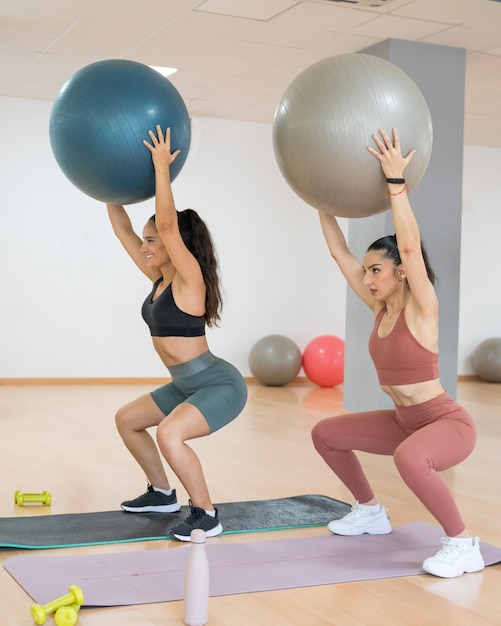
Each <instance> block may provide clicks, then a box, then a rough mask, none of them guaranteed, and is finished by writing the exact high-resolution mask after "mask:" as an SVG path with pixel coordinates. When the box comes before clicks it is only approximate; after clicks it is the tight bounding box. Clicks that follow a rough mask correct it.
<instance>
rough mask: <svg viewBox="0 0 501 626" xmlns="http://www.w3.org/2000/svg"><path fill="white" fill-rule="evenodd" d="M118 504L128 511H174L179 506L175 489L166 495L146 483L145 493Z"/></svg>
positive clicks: (177, 509)
mask: <svg viewBox="0 0 501 626" xmlns="http://www.w3.org/2000/svg"><path fill="white" fill-rule="evenodd" d="M120 506H121V507H122V509H123V510H124V511H128V512H129V513H175V512H176V511H179V509H180V508H181V505H180V504H178V501H177V498H176V490H175V489H173V490H172V493H171V495H170V496H166V495H165V494H164V493H162V492H161V491H155V490H154V489H153V487H152V486H151V485H148V489H147V491H146V493H143V494H142V495H140V496H139V497H138V498H135V499H134V500H127V501H126V502H122V504H121V505H120Z"/></svg>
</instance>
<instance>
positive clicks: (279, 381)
mask: <svg viewBox="0 0 501 626" xmlns="http://www.w3.org/2000/svg"><path fill="white" fill-rule="evenodd" d="M301 364H302V356H301V350H300V349H299V348H298V346H297V345H296V344H295V343H294V341H292V339H289V338H288V337H285V336H284V335H267V336H266V337H263V338H262V339H260V340H259V341H257V342H256V343H255V344H254V346H253V347H252V349H251V351H250V353H249V367H250V370H251V372H252V375H253V376H254V377H255V378H256V379H257V380H258V381H259V382H260V383H262V384H263V385H268V386H270V387H281V386H283V385H286V384H287V383H290V382H291V381H292V380H293V379H294V378H295V377H296V376H297V375H298V373H299V370H300V369H301Z"/></svg>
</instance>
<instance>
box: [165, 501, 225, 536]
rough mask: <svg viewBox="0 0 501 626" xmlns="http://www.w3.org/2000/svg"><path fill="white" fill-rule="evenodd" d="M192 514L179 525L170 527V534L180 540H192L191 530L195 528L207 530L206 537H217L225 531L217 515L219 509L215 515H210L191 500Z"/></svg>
mask: <svg viewBox="0 0 501 626" xmlns="http://www.w3.org/2000/svg"><path fill="white" fill-rule="evenodd" d="M190 509H191V513H190V515H189V516H188V517H187V518H186V519H185V520H184V522H182V523H181V524H178V525H177V526H174V528H171V529H170V531H169V532H170V534H171V535H174V537H175V538H176V539H179V540H180V541H190V539H191V537H190V535H191V531H192V530H195V528H200V529H202V530H203V531H205V536H206V537H215V536H216V535H220V534H221V533H222V532H223V527H222V525H221V524H220V522H219V519H218V517H217V509H216V515H215V517H212V516H211V515H208V514H207V513H206V512H205V511H204V509H201V508H200V507H198V506H193V504H192V502H191V500H190Z"/></svg>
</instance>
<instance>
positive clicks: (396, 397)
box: [381, 378, 445, 406]
mask: <svg viewBox="0 0 501 626" xmlns="http://www.w3.org/2000/svg"><path fill="white" fill-rule="evenodd" d="M381 389H382V390H383V391H384V392H385V393H386V394H388V395H389V396H390V398H391V399H392V400H393V402H394V403H395V404H397V405H399V406H414V405H415V404H421V403H422V402H427V401H428V400H432V399H433V398H436V397H437V396H439V395H440V394H442V393H444V391H445V390H444V388H443V387H442V385H441V383H440V379H438V378H436V379H435V380H427V381H425V382H423V383H415V384H413V385H381Z"/></svg>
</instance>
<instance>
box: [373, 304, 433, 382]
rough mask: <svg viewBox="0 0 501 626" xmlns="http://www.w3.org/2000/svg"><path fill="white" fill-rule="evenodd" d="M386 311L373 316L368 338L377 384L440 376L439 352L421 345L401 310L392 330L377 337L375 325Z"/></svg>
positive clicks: (423, 379) (376, 325)
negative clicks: (373, 319)
mask: <svg viewBox="0 0 501 626" xmlns="http://www.w3.org/2000/svg"><path fill="white" fill-rule="evenodd" d="M385 312H386V308H383V309H381V311H379V313H378V314H377V316H376V320H375V322H374V328H373V329H372V333H371V336H370V338H369V353H370V355H371V357H372V360H373V362H374V365H375V367H376V371H377V376H378V380H379V384H380V385H412V384H415V383H422V382H425V381H427V380H435V379H436V378H438V377H439V368H438V354H436V353H435V352H431V350H427V349H426V348H424V347H423V346H422V345H421V344H420V343H419V342H418V341H417V339H416V338H415V337H414V335H413V334H412V333H411V331H410V330H409V328H408V326H407V322H406V321H405V316H404V312H403V310H402V311H401V313H400V315H399V316H398V319H397V322H396V324H395V326H394V327H393V329H392V331H391V332H390V334H389V335H387V336H386V337H382V338H381V337H378V334H377V333H378V327H379V324H380V323H381V319H382V317H383V315H384V314H385Z"/></svg>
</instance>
